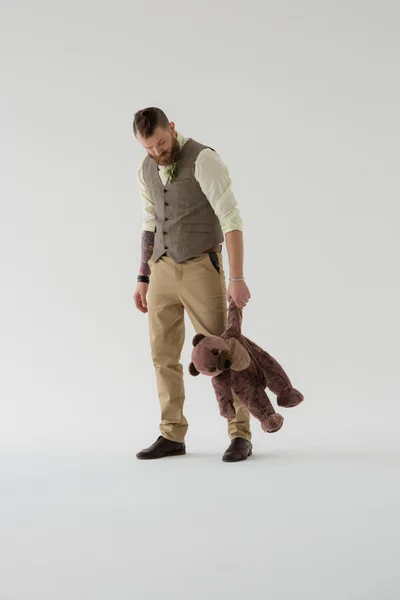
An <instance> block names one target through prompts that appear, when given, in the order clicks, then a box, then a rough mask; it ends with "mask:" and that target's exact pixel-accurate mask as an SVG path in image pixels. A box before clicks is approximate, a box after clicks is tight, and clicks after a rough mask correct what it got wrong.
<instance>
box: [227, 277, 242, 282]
mask: <svg viewBox="0 0 400 600" xmlns="http://www.w3.org/2000/svg"><path fill="white" fill-rule="evenodd" d="M229 281H244V277H230V278H229Z"/></svg>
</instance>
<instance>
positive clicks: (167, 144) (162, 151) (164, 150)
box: [137, 123, 180, 166]
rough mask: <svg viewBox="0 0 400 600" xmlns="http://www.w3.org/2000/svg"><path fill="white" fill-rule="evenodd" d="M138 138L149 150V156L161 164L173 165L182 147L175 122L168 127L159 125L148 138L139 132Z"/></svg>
mask: <svg viewBox="0 0 400 600" xmlns="http://www.w3.org/2000/svg"><path fill="white" fill-rule="evenodd" d="M137 140H138V142H139V143H140V144H142V146H143V147H144V149H145V150H147V154H148V155H149V157H150V158H152V159H153V160H154V161H155V162H156V163H157V164H158V165H160V166H167V165H171V164H172V163H173V162H174V159H175V158H176V156H177V154H178V152H179V149H180V148H179V142H178V140H177V137H176V132H175V126H174V123H170V124H169V127H167V128H166V129H162V128H161V127H158V128H157V129H156V130H155V132H154V133H153V135H152V136H150V137H148V138H143V137H141V135H140V134H139V133H138V135H137Z"/></svg>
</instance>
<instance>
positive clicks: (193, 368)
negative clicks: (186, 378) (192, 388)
mask: <svg viewBox="0 0 400 600" xmlns="http://www.w3.org/2000/svg"><path fill="white" fill-rule="evenodd" d="M189 373H190V374H191V375H193V377H196V375H200V373H199V371H198V370H197V369H196V367H195V366H194V364H193V363H192V362H191V363H190V365H189Z"/></svg>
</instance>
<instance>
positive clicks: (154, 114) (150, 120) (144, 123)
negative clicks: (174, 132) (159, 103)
mask: <svg viewBox="0 0 400 600" xmlns="http://www.w3.org/2000/svg"><path fill="white" fill-rule="evenodd" d="M168 125H169V120H168V118H167V115H166V114H165V112H163V111H162V110H161V109H160V108H155V107H154V106H151V107H149V108H143V109H142V110H139V111H138V112H136V113H135V117H134V119H133V133H134V134H135V136H136V135H137V134H138V133H139V134H140V135H141V136H142V137H144V138H148V137H150V136H151V135H153V133H154V132H155V130H156V129H157V128H158V127H162V128H163V129H166V128H167V127H168Z"/></svg>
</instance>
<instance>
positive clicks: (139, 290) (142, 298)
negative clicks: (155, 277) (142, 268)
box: [133, 282, 149, 313]
mask: <svg viewBox="0 0 400 600" xmlns="http://www.w3.org/2000/svg"><path fill="white" fill-rule="evenodd" d="M148 288H149V284H148V283H143V282H139V283H138V284H137V286H136V290H135V293H134V294H133V299H134V301H135V304H136V308H137V309H138V310H140V312H142V313H147V312H148V310H147V299H146V295H147V290H148Z"/></svg>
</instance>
